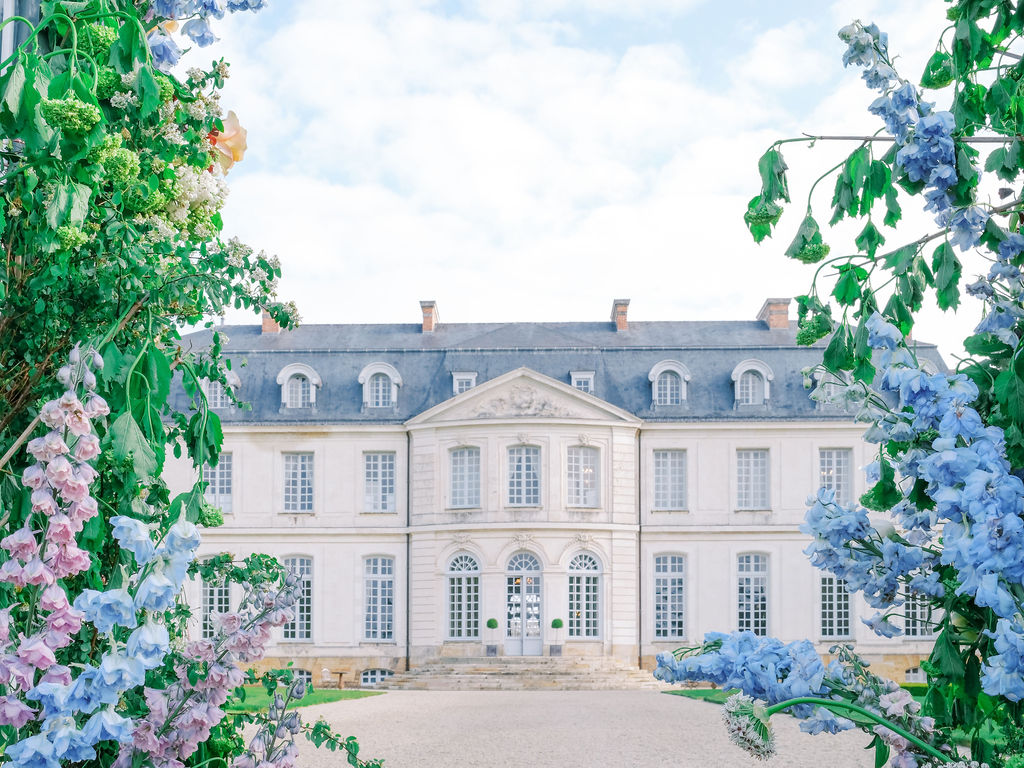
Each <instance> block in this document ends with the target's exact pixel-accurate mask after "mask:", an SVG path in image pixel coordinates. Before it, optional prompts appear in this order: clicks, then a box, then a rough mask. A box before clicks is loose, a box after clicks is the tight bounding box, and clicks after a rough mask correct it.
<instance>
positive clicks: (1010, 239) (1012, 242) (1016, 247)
mask: <svg viewBox="0 0 1024 768" xmlns="http://www.w3.org/2000/svg"><path fill="white" fill-rule="evenodd" d="M1022 251H1024V235H1021V234H1018V233H1017V232H1011V233H1010V234H1008V235H1007V236H1006V239H1005V240H1003V242H1001V243H1000V244H999V258H1001V259H1005V260H1007V261H1009V260H1010V259H1015V258H1017V257H1018V256H1020V254H1021V252H1022Z"/></svg>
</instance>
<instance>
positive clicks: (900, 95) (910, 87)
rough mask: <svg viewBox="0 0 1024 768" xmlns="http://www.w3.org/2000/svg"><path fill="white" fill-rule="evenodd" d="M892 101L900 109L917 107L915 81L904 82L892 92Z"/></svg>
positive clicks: (914, 108)
mask: <svg viewBox="0 0 1024 768" xmlns="http://www.w3.org/2000/svg"><path fill="white" fill-rule="evenodd" d="M892 103H893V106H894V107H895V108H896V109H899V110H910V109H913V110H916V109H917V88H915V87H914V84H913V83H904V84H903V85H901V86H900V87H899V88H897V89H896V90H895V91H894V92H893V94H892Z"/></svg>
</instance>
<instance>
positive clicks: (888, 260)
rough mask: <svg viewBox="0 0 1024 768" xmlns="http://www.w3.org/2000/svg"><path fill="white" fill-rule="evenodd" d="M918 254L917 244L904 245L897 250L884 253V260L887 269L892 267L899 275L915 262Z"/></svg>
mask: <svg viewBox="0 0 1024 768" xmlns="http://www.w3.org/2000/svg"><path fill="white" fill-rule="evenodd" d="M916 255H917V246H916V245H914V244H910V245H904V246H903V247H902V248H897V249H896V250H895V251H890V252H889V253H886V254H884V255H883V256H882V262H883V263H884V264H885V266H886V268H887V269H891V270H892V271H893V272H894V273H895V274H897V275H902V274H903V273H904V272H906V271H907V270H908V269H910V267H911V266H912V265H913V264H914V256H916Z"/></svg>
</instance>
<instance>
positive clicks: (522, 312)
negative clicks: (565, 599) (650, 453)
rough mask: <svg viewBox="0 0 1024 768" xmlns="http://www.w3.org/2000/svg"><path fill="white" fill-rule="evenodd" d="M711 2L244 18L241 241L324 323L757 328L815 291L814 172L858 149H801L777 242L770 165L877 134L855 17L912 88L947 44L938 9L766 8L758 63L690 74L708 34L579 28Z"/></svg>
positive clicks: (412, 7) (513, 0)
mask: <svg viewBox="0 0 1024 768" xmlns="http://www.w3.org/2000/svg"><path fill="white" fill-rule="evenodd" d="M693 5H694V4H693V3H685V2H675V1H674V0H647V1H646V2H636V3H635V4H631V3H621V2H619V1H618V0H615V2H613V1H612V0H608V1H607V2H605V1H604V0H506V1H505V2H501V3H498V2H487V3H483V2H481V3H480V4H479V6H478V7H477V8H476V12H474V13H471V14H466V15H451V14H445V13H443V12H442V11H441V9H440V7H439V6H438V5H437V4H436V3H432V2H427V0H422V1H419V2H418V1H417V0H354V1H353V2H346V3H336V2H334V0H307V1H306V2H303V3H301V4H298V3H297V4H296V8H297V10H296V12H295V13H293V14H283V16H284V17H287V18H284V19H283V22H282V23H280V24H279V26H277V27H276V28H269V27H267V26H260V23H259V20H258V17H256V18H255V19H254V18H252V17H249V18H245V19H238V18H237V17H234V18H232V17H229V18H228V19H226V20H225V23H224V25H223V26H222V29H221V31H222V32H223V35H224V38H225V41H224V43H222V44H221V46H220V47H219V50H218V51H217V53H220V54H223V55H225V56H226V57H227V58H228V59H229V60H230V61H232V62H233V63H234V64H235V65H236V66H235V68H234V69H235V71H234V75H233V77H232V80H230V81H229V87H228V90H227V92H226V95H225V100H224V101H225V105H226V106H228V107H230V108H233V109H235V110H236V111H237V112H238V113H239V115H240V116H241V117H242V120H243V122H244V123H245V124H246V125H247V126H248V127H249V129H250V132H249V137H250V155H249V157H248V158H247V160H246V162H245V163H243V164H242V165H241V166H239V169H238V171H233V172H232V175H231V178H230V181H231V182H232V189H233V191H232V197H231V199H230V200H229V204H228V208H227V210H226V211H225V219H226V220H227V221H228V223H229V224H228V229H229V231H231V232H232V233H237V234H239V235H241V236H242V237H243V238H244V239H246V240H248V241H250V242H252V243H253V244H254V245H256V246H258V247H265V248H267V249H268V250H274V251H276V252H278V253H279V254H280V255H281V256H282V260H283V263H284V270H285V278H284V280H283V283H282V295H283V296H285V297H286V298H294V299H296V300H297V301H298V302H299V304H300V308H301V310H302V312H303V315H304V316H305V317H306V319H307V320H308V321H313V322H352V321H366V322H401V321H412V320H415V319H416V318H417V315H418V310H417V307H416V301H417V300H418V299H423V298H434V299H437V300H438V301H439V302H440V303H441V305H442V306H443V317H444V318H445V320H446V321H449V322H469V321H485V320H500V319H512V318H516V319H522V318H532V319H595V320H601V319H604V318H605V316H606V313H607V311H608V306H607V305H608V304H609V303H610V300H611V299H612V298H613V297H619V296H622V295H626V296H631V298H633V300H634V303H633V307H632V312H633V316H634V317H636V318H637V319H669V318H702V317H719V318H733V319H743V318H747V317H752V316H753V314H754V312H755V311H756V310H757V309H758V307H759V306H760V303H761V301H762V300H763V298H764V297H765V296H768V295H795V294H797V293H802V292H804V290H805V289H806V287H807V281H808V279H809V272H808V270H807V269H806V268H803V267H801V266H800V265H797V264H795V263H793V262H787V261H786V260H785V259H784V258H783V257H782V255H781V254H782V251H783V250H784V249H785V247H786V245H787V244H788V240H789V238H790V237H791V236H792V231H793V229H795V227H796V225H797V223H798V222H799V219H800V217H801V214H802V210H801V209H802V206H803V202H802V200H803V199H805V196H806V193H807V188H808V186H809V184H810V182H811V181H813V179H814V177H815V175H816V173H815V172H819V173H820V171H821V170H822V169H824V168H825V167H828V166H827V165H826V163H828V162H829V161H832V162H835V160H833V158H838V157H841V155H842V152H843V151H844V150H845V151H849V148H848V147H847V148H844V147H835V146H825V145H819V147H818V148H817V149H816V150H814V151H810V152H809V151H806V150H805V149H803V148H801V147H798V146H796V147H795V146H790V147H787V149H786V157H787V160H788V161H789V162H790V165H791V166H792V168H793V170H792V180H791V184H792V189H793V195H794V203H793V206H792V207H791V210H790V211H789V212H788V213H787V214H786V216H785V217H784V218H783V221H782V223H781V224H780V229H779V236H778V239H777V241H775V242H769V243H767V244H763V245H761V246H757V245H755V244H753V242H752V241H751V239H750V237H749V235H748V233H747V232H746V229H745V228H744V226H743V224H742V212H743V210H744V209H745V207H746V202H747V200H748V199H749V198H750V197H752V196H753V195H754V194H755V193H756V191H757V186H758V181H757V176H756V162H757V158H758V157H759V156H760V154H761V153H762V152H763V151H764V149H765V148H766V147H767V145H768V144H770V143H771V141H773V140H774V139H776V138H781V137H783V136H786V135H794V134H798V133H799V132H800V131H802V130H807V131H816V132H839V131H843V132H849V131H850V130H855V131H864V132H872V131H874V130H875V129H876V127H877V124H876V123H875V121H874V118H872V117H871V116H870V115H868V114H867V113H866V112H865V107H866V105H867V104H868V103H870V101H871V99H872V98H873V96H872V94H871V93H870V92H869V91H867V90H866V89H865V88H864V86H863V83H862V82H861V81H860V80H859V78H858V73H857V72H855V71H853V70H848V71H845V72H844V71H843V69H842V65H841V63H840V61H839V56H840V53H841V50H842V49H841V45H840V44H839V42H838V40H836V39H835V37H834V29H835V28H837V27H838V26H839V25H840V24H841V23H845V22H846V21H847V20H848V18H847V17H848V16H850V15H854V16H856V15H860V16H861V17H862V18H864V19H865V20H868V19H870V18H873V17H875V15H874V12H876V11H877V12H878V16H877V19H878V21H879V23H880V24H882V25H883V28H888V29H890V30H891V32H892V34H893V35H894V37H893V40H892V41H891V46H892V48H893V50H894V51H896V50H899V51H902V52H905V54H906V59H907V60H908V62H911V61H912V62H913V63H912V64H911V65H910V67H909V68H910V70H911V71H910V74H911V75H914V76H916V74H917V73H918V71H919V69H920V67H921V65H922V63H923V61H924V60H925V59H926V58H927V55H928V54H929V53H930V51H929V49H928V46H929V45H930V43H931V42H933V41H934V37H935V35H937V32H938V30H937V29H936V30H934V34H932V33H931V32H929V28H928V25H926V24H921V23H920V18H919V17H928V16H934V17H936V18H937V19H938V22H941V18H939V17H940V16H941V14H937V13H936V10H935V8H934V7H930V6H934V2H931V0H912V1H908V2H906V3H901V4H899V7H898V8H892V7H890V5H889V4H883V3H880V2H878V3H876V2H874V0H860V1H859V2H842V3H838V4H837V5H836V6H835V7H833V8H831V9H828V8H822V9H821V10H820V12H819V15H818V16H817V17H814V18H810V17H809V18H788V19H787V18H779V19H778V21H777V22H774V23H773V22H772V21H771V19H772V11H771V10H770V9H766V10H765V12H764V14H763V16H764V19H762V22H763V23H761V25H760V27H759V28H758V32H757V34H747V32H743V33H742V34H740V33H737V34H738V35H739V37H737V38H736V39H748V40H752V42H750V44H749V45H747V46H746V48H745V49H732V48H730V46H729V45H723V47H722V51H721V58H720V59H712V60H709V59H697V58H695V55H696V53H695V52H697V51H700V50H704V48H702V47H701V46H700V45H699V44H698V42H699V41H698V40H697V37H696V36H699V35H706V34H709V32H708V30H707V29H706V28H695V29H693V30H692V31H690V32H689V33H688V36H687V35H684V36H683V37H682V38H681V39H680V40H678V41H672V42H667V43H666V42H660V43H651V42H641V43H637V44H634V45H631V46H630V45H620V46H618V47H616V46H613V45H607V44H602V41H599V40H595V39H593V38H592V37H591V34H592V33H591V32H589V31H588V23H589V21H591V20H592V19H591V17H589V16H584V14H588V13H593V14H601V13H608V14H611V13H613V12H623V11H622V8H626V7H629V8H633V9H634V11H635V13H637V14H641V13H642V14H646V15H648V16H651V17H655V18H656V17H658V15H659V14H661V15H663V16H664V17H665V18H666V19H669V18H676V17H678V16H679V14H682V13H684V12H687V11H689V10H692V7H693ZM485 6H486V8H487V9H488V12H486V13H485V12H484V10H483V9H484V7H485ZM616 8H618V9H619V10H618V11H616V10H615V9H616ZM631 12H633V11H631ZM707 12H708V9H707V8H704V9H702V13H707ZM719 13H720V15H721V23H722V24H723V25H728V24H729V23H730V18H729V14H730V9H729V8H728V7H727V6H725V5H724V4H723V5H722V8H721V9H720V11H719ZM573 14H575V16H574V15H573ZM556 17H557V18H556ZM840 17H841V18H840ZM277 18H279V19H281V18H282V16H278V17H277ZM912 20H916V21H917V23H916V24H911V23H910V22H911V21H912ZM623 23H626V22H625V21H624V22H623ZM922 28H925V31H922ZM728 31H729V30H728V27H727V26H723V27H721V29H720V30H719V31H718V32H716V34H719V33H720V34H721V35H723V36H725V35H726V33H727V32H728ZM908 31H909V33H908V36H907V37H906V39H904V35H903V33H904V32H908ZM897 34H899V35H900V39H899V40H897V39H896V37H895V36H896V35H897ZM744 35H745V36H744ZM253 41H258V44H253ZM709 73H713V74H714V77H712V78H710V79H709V78H708V74H709ZM832 184H833V182H832V181H831V180H829V181H826V182H824V183H823V184H822V187H821V195H820V197H821V198H822V204H823V206H824V207H823V209H822V211H821V212H820V215H819V220H822V221H824V220H827V218H828V214H829V211H828V208H827V204H828V201H829V199H830V197H831V187H832ZM908 217H910V213H909V212H908ZM919 220H920V219H919V218H918V219H915V221H919ZM848 229H849V228H846V229H842V230H841V231H840V232H839V233H837V234H836V235H835V240H833V242H834V246H835V247H836V248H837V249H838V248H842V247H843V246H842V243H843V242H844V240H843V238H846V242H850V241H852V237H851V236H850V232H849V231H848ZM854 234H855V232H854ZM895 240H896V237H895V236H893V242H895ZM837 252H842V251H837ZM934 327H936V328H938V327H940V326H938V325H936V326H934ZM942 327H944V326H942ZM921 335H922V336H926V335H927V333H926V332H922V334H921Z"/></svg>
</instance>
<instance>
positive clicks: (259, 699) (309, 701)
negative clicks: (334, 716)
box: [224, 685, 384, 712]
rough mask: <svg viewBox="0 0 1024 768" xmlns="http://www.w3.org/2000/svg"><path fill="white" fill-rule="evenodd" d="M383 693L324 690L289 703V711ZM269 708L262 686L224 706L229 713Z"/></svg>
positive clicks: (256, 686)
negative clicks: (241, 698) (243, 698)
mask: <svg viewBox="0 0 1024 768" xmlns="http://www.w3.org/2000/svg"><path fill="white" fill-rule="evenodd" d="M382 693H384V691H352V690H344V689H343V690H337V689H334V688H324V689H321V690H314V691H313V692H312V693H307V694H306V695H305V696H304V697H303V698H302V699H301V700H299V701H292V702H289V704H288V709H294V708H295V707H309V706H312V705H313V704H327V703H328V702H331V701H341V700H342V699H363V698H366V697H367V696H380V695H381V694H382ZM269 706H270V697H269V696H267V689H266V688H264V687H263V686H262V685H247V686H245V701H241V700H240V699H237V698H235V697H234V696H232V697H231V698H230V699H228V701H227V703H226V704H225V705H224V709H225V710H227V711H228V712H258V711H259V710H261V709H266V708H267V707H269Z"/></svg>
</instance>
